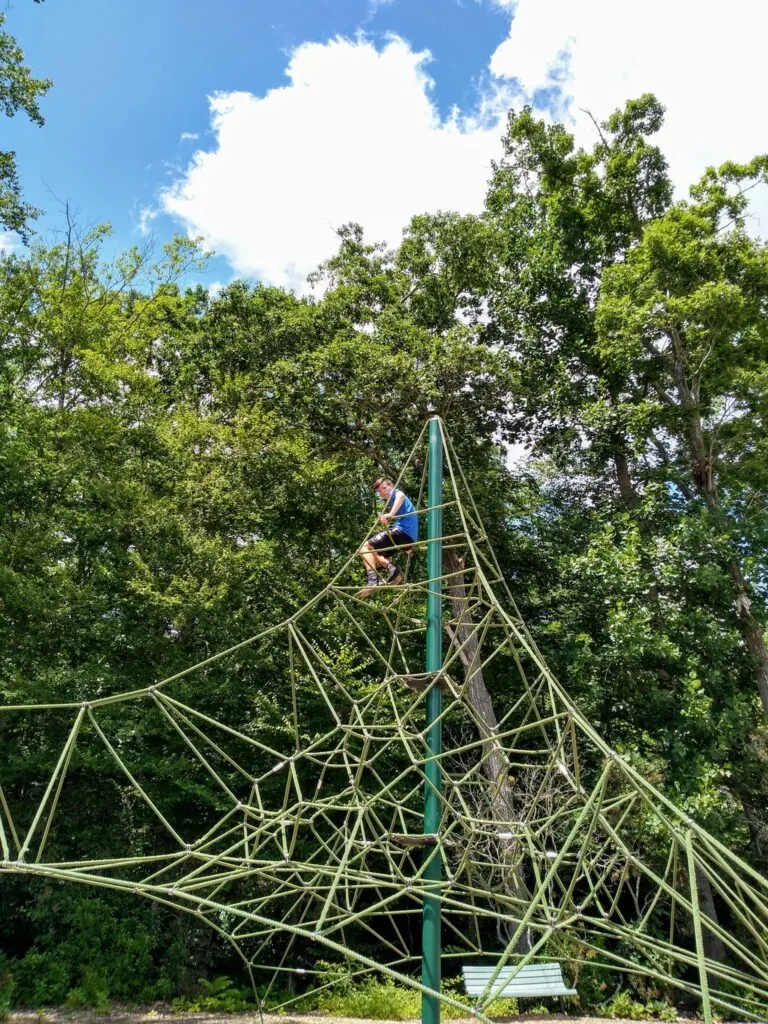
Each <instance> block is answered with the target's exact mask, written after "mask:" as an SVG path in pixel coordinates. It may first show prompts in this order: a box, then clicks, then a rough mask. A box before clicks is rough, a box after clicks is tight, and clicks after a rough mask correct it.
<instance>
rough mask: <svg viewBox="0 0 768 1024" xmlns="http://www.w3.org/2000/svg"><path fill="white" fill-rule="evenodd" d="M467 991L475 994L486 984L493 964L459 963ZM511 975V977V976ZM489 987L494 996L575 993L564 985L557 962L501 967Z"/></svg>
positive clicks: (573, 994)
mask: <svg viewBox="0 0 768 1024" xmlns="http://www.w3.org/2000/svg"><path fill="white" fill-rule="evenodd" d="M462 972H463V974H464V986H465V988H466V990H467V995H470V996H479V995H482V994H483V992H485V990H486V989H487V988H488V983H489V982H490V980H491V978H492V977H493V975H494V974H496V968H495V967H475V966H473V965H470V964H467V965H466V966H465V967H462ZM513 975H514V977H513ZM491 991H492V992H493V994H494V995H495V996H496V997H497V998H504V997H507V996H521V997H522V998H526V997H528V996H575V995H577V992H576V989H573V988H566V985H565V982H564V981H563V973H562V969H561V967H560V964H557V963H549V964H526V965H525V967H520V968H515V966H514V965H513V964H508V965H506V966H505V967H502V968H501V970H500V971H499V972H498V974H496V978H495V979H494V982H493V985H492V986H491Z"/></svg>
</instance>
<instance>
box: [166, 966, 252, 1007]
mask: <svg viewBox="0 0 768 1024" xmlns="http://www.w3.org/2000/svg"><path fill="white" fill-rule="evenodd" d="M197 984H198V986H199V992H198V994H197V995H195V996H193V997H192V998H191V999H174V1000H173V1008H174V1010H191V1011H192V1012H194V1013H200V1012H208V1013H239V1012H240V1011H241V1010H244V1009H245V1008H246V1007H247V1006H248V994H247V993H246V992H245V991H244V990H243V989H240V988H238V987H237V986H236V985H235V983H234V981H232V979H231V978H228V977H227V976H226V975H221V976H219V977H218V978H214V979H213V981H207V980H206V979H205V978H198V979H197Z"/></svg>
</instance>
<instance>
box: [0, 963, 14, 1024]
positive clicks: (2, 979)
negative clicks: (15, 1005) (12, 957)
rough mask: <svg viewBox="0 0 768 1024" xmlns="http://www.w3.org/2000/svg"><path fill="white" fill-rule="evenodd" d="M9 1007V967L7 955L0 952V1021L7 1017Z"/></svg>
mask: <svg viewBox="0 0 768 1024" xmlns="http://www.w3.org/2000/svg"><path fill="white" fill-rule="evenodd" d="M10 1009H11V969H10V964H9V963H8V959H7V957H6V956H5V955H4V954H3V953H0V1021H1V1020H7V1019H8V1013H9V1012H10Z"/></svg>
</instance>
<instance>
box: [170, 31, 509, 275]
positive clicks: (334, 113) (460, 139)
mask: <svg viewBox="0 0 768 1024" xmlns="http://www.w3.org/2000/svg"><path fill="white" fill-rule="evenodd" d="M428 61H429V54H428V53H423V52H422V53H417V52H414V51H413V50H412V49H411V48H410V46H409V45H408V43H407V42H405V41H403V40H402V39H399V38H396V37H393V38H391V39H390V40H389V42H388V43H387V44H386V45H385V46H384V47H383V48H382V49H377V48H376V47H375V46H374V45H373V44H372V43H370V42H368V41H366V40H365V39H362V38H361V39H357V40H349V39H334V40H331V41H330V42H328V43H325V44H319V43H307V44H305V45H303V46H300V47H299V48H298V49H297V50H295V51H294V53H293V54H292V56H291V59H290V63H289V65H288V68H287V76H288V80H289V84H288V85H286V86H285V87H284V88H279V89H273V90H272V91H270V92H268V93H267V94H266V95H265V96H263V97H259V96H254V95H252V94H251V93H246V92H234V93H221V94H219V95H216V96H214V97H212V98H211V100H210V105H211V115H212V122H213V129H214V132H215V135H216V145H215V148H214V149H212V150H211V151H203V150H200V151H198V152H196V153H195V155H194V158H193V160H192V163H191V164H190V166H189V167H188V168H187V170H186V172H185V173H184V175H183V176H182V177H181V178H180V179H179V180H178V181H176V183H175V184H174V185H173V186H172V187H171V188H169V189H167V190H165V191H164V192H163V193H162V195H161V204H162V208H163V209H164V211H165V212H167V213H170V214H172V215H174V216H176V217H178V218H180V219H181V220H182V221H183V222H184V223H185V225H186V226H187V228H188V229H189V230H190V231H191V232H192V233H194V234H201V235H203V237H204V238H205V239H206V241H207V242H208V243H209V244H210V245H212V246H213V248H215V249H216V251H217V252H219V253H221V254H223V255H225V256H226V257H227V258H228V259H229V261H230V263H231V264H232V266H233V267H234V269H235V270H236V271H237V272H238V273H241V274H249V275H254V276H257V277H260V278H262V279H264V280H267V281H270V282H274V283H277V284H282V285H288V286H295V287H302V286H303V282H304V279H305V278H306V275H307V273H308V272H309V271H311V270H312V269H314V267H315V266H316V265H317V263H318V262H320V261H321V260H322V259H324V258H326V257H327V256H328V255H329V254H330V253H332V252H333V251H334V249H335V247H336V236H335V229H336V228H337V227H339V226H340V225H341V224H343V223H345V222H348V221H359V222H360V223H361V224H363V225H364V227H365V230H366V233H367V236H368V237H369V238H371V239H376V240H385V241H387V242H390V243H396V242H397V240H398V238H399V237H400V234H401V232H402V229H403V227H404V226H405V225H406V224H407V222H408V220H409V219H410V217H411V216H412V215H413V214H414V213H418V212H421V211H424V210H437V209H461V210H479V209H480V208H481V207H482V204H483V198H484V195H485V190H486V185H487V180H488V176H489V172H490V162H491V159H492V158H493V157H494V156H498V155H499V152H500V143H499V138H500V134H501V121H502V119H503V106H504V104H503V103H501V101H499V105H498V107H496V108H494V109H492V110H491V109H488V108H487V107H486V109H485V110H484V112H483V116H482V120H479V119H478V118H467V117H462V116H461V115H460V114H459V113H458V112H456V113H455V114H453V115H452V116H451V117H449V118H447V119H441V117H440V115H439V113H438V111H437V109H436V107H435V104H434V102H433V99H432V95H431V93H432V87H433V85H432V82H431V80H430V78H429V76H428V74H427V71H426V66H427V64H428Z"/></svg>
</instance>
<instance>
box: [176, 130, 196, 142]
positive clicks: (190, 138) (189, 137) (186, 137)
mask: <svg viewBox="0 0 768 1024" xmlns="http://www.w3.org/2000/svg"><path fill="white" fill-rule="evenodd" d="M179 138H180V139H181V141H182V142H195V141H196V140H197V139H199V138H200V134H199V133H198V132H182V133H181V135H180V136H179Z"/></svg>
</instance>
